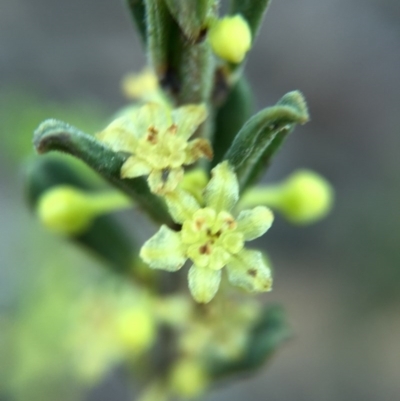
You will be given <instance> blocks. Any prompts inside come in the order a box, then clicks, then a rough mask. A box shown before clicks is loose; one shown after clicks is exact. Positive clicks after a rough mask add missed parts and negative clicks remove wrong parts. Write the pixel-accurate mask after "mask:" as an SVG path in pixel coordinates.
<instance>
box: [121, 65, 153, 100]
mask: <svg viewBox="0 0 400 401" xmlns="http://www.w3.org/2000/svg"><path fill="white" fill-rule="evenodd" d="M121 87H122V91H123V93H124V95H125V96H126V97H127V98H128V99H149V98H152V97H155V96H156V95H157V93H158V90H159V87H158V80H157V76H156V74H154V73H153V72H152V71H151V70H150V69H149V68H144V69H143V70H142V71H141V72H139V73H137V74H136V73H130V74H127V75H125V77H124V78H123V80H122V83H121Z"/></svg>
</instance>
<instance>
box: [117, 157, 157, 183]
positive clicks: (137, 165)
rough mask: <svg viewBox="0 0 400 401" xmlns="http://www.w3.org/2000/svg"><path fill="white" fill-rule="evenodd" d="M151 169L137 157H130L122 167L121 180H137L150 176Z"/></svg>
mask: <svg viewBox="0 0 400 401" xmlns="http://www.w3.org/2000/svg"><path fill="white" fill-rule="evenodd" d="M150 172H151V167H150V166H149V164H148V163H147V162H145V161H144V160H141V159H139V158H138V157H137V156H130V157H129V158H128V159H127V160H126V161H125V163H124V164H123V165H122V167H121V178H135V177H140V176H141V175H148V174H150Z"/></svg>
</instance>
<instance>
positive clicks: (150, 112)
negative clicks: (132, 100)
mask: <svg viewBox="0 0 400 401" xmlns="http://www.w3.org/2000/svg"><path fill="white" fill-rule="evenodd" d="M131 118H132V121H133V124H134V125H135V130H136V132H138V133H139V136H141V137H142V136H144V135H145V134H146V133H147V130H148V129H149V128H150V127H153V128H154V129H156V130H157V131H159V132H164V131H165V130H166V129H167V128H168V127H169V126H170V125H171V124H172V118H171V112H170V110H169V109H168V107H166V106H165V105H162V104H159V103H147V104H145V105H144V106H143V107H140V108H139V109H137V110H136V111H135V112H134V114H133V115H132V117H131Z"/></svg>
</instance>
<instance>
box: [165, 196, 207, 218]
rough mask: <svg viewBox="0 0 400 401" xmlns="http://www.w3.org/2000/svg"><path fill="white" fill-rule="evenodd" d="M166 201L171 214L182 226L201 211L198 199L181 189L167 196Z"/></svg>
mask: <svg viewBox="0 0 400 401" xmlns="http://www.w3.org/2000/svg"><path fill="white" fill-rule="evenodd" d="M164 199H165V201H166V202H167V206H168V209H169V213H170V215H171V217H172V218H173V220H174V221H175V222H176V223H180V224H182V223H183V222H184V221H185V220H189V219H190V218H191V217H192V216H193V214H194V213H195V212H196V210H198V209H200V205H199V204H198V203H197V201H196V199H195V198H194V197H193V196H192V195H190V194H189V193H188V192H186V191H183V190H181V189H177V190H175V191H173V192H169V193H167V194H165V197H164Z"/></svg>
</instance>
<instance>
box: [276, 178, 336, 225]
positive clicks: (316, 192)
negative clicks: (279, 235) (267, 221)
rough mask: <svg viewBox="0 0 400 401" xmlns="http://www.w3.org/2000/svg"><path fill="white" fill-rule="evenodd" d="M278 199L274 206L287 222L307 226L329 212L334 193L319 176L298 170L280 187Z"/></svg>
mask: <svg viewBox="0 0 400 401" xmlns="http://www.w3.org/2000/svg"><path fill="white" fill-rule="evenodd" d="M279 198H280V199H279V204H277V205H276V206H277V207H278V209H279V210H280V211H281V212H282V213H283V214H284V215H285V217H286V218H287V219H288V220H289V221H291V222H293V223H298V224H307V223H312V222H314V221H316V220H319V219H321V218H323V217H324V216H325V215H326V214H327V213H328V212H329V211H330V210H331V208H332V203H333V198H334V191H333V188H332V186H331V185H330V184H329V183H328V182H327V181H326V180H325V179H324V178H323V177H321V176H320V175H318V174H316V173H314V172H312V171H310V170H299V171H297V172H295V173H294V174H292V175H291V176H290V177H289V178H288V179H287V180H286V181H285V182H284V183H283V184H282V185H281V186H280V196H279Z"/></svg>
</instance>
